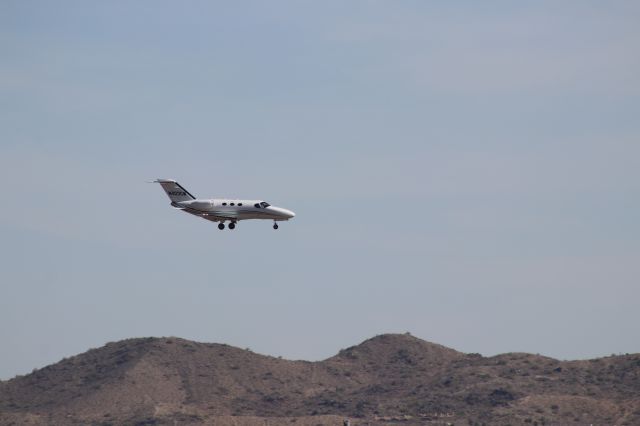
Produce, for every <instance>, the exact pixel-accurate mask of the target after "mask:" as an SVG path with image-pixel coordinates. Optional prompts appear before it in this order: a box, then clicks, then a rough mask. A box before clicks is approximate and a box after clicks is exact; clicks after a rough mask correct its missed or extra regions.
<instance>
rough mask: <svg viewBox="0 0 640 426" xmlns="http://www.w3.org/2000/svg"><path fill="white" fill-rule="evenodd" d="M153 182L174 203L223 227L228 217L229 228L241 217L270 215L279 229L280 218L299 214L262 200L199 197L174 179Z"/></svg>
mask: <svg viewBox="0 0 640 426" xmlns="http://www.w3.org/2000/svg"><path fill="white" fill-rule="evenodd" d="M150 183H159V184H160V186H162V189H164V192H166V193H167V196H168V197H169V199H170V200H171V206H172V207H175V208H176V209H179V210H182V211H183V212H187V213H191V214H192V215H195V216H199V217H201V218H203V219H207V220H210V221H212V222H220V223H218V229H220V230H223V229H224V226H225V225H224V223H225V222H227V221H228V222H229V229H235V227H236V224H237V223H238V222H239V221H241V220H247V219H270V220H273V229H278V222H279V221H283V220H289V219H291V218H293V217H294V216H295V215H296V214H295V213H294V212H292V211H291V210H287V209H283V208H281V207H275V206H272V205H271V204H269V203H267V202H266V201H263V200H231V199H221V198H212V199H203V198H196V197H194V196H193V195H191V193H190V192H189V191H187V190H186V189H184V187H182V185H180V184H179V183H178V182H176V181H175V180H173V179H156V180H154V181H152V182H150Z"/></svg>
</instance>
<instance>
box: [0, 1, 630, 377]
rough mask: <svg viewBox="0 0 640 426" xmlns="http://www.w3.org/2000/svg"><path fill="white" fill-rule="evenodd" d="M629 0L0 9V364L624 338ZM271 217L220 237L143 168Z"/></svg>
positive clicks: (536, 347) (584, 348)
mask: <svg viewBox="0 0 640 426" xmlns="http://www.w3.org/2000/svg"><path fill="white" fill-rule="evenodd" d="M639 22H640V6H639V4H638V2H631V1H629V2H624V1H620V2H606V3H603V2H597V1H593V2H588V1H575V2H571V1H567V2H557V1H548V2H542V1H535V2H528V3H527V2H506V1H505V2H502V1H496V2H475V1H474V2H423V1H387V2H378V1H367V2H365V1H362V2H361V1H352V2H344V1H334V2H331V1H322V2H306V1H291V2H284V1H280V2H259V1H256V2H251V1H244V2H209V1H202V2H198V1H190V2H161V1H139V2H126V1H112V2H98V1H95V2H87V1H77V2H69V1H62V2H45V1H42V2H35V1H18V0H16V1H2V2H1V3H0V178H1V179H2V182H3V188H4V191H3V197H2V200H3V201H2V202H1V207H2V208H0V259H1V260H0V262H1V267H2V276H1V279H0V342H2V346H1V348H0V378H3V379H7V378H10V377H13V376H14V375H16V374H24V373H26V372H29V371H31V370H32V369H33V368H35V367H42V366H44V365H46V364H49V363H52V362H56V361H58V360H60V359H61V358H62V357H65V356H69V355H73V354H76V353H79V352H83V351H85V350H87V349H89V348H91V347H98V346H101V345H103V344H104V343H106V342H108V341H114V340H118V339H123V338H128V337H141V336H169V335H172V336H180V337H184V338H187V339H194V340H198V341H205V342H221V343H228V344H231V345H235V346H240V347H243V348H244V347H250V348H251V349H252V350H254V351H256V352H260V353H266V354H270V355H276V356H277V355H281V356H284V357H286V358H294V359H309V360H317V359H322V358H325V357H328V356H331V355H333V354H335V353H336V352H337V351H338V350H339V349H340V348H344V347H347V346H350V345H352V344H356V343H358V342H360V341H361V340H364V339H366V338H369V337H372V336H373V335H376V334H380V333H386V332H405V331H410V332H411V333H412V334H414V335H415V336H418V337H421V338H423V339H426V340H430V341H434V342H438V343H441V344H444V345H447V346H450V347H453V348H455V349H458V350H461V351H466V352H480V353H482V354H484V355H493V354H496V353H500V352H507V351H527V352H534V353H536V352H537V353H541V354H544V355H549V356H553V357H557V358H562V359H567V358H586V357H594V356H602V355H609V354H611V353H619V352H623V353H624V352H640V328H639V327H638V324H640V309H639V308H638V301H639V300H640V225H639V221H638V219H639V218H640V25H638V23H639ZM157 177H162V178H174V179H177V180H178V181H179V182H180V183H182V184H183V185H184V186H185V187H186V188H187V189H188V190H189V191H191V192H192V193H194V194H195V195H196V196H201V197H215V196H218V197H223V196H228V197H238V198H260V199H265V200H267V201H269V202H270V203H272V204H275V205H277V206H282V207H286V208H289V209H292V210H294V211H295V212H296V214H297V216H296V218H295V219H294V220H293V221H291V222H290V223H285V224H283V225H282V226H281V227H280V229H279V230H278V231H274V230H273V229H272V228H271V223H270V222H266V221H265V222H260V221H251V222H243V223H241V224H240V225H239V226H238V228H237V229H236V230H235V231H233V232H229V231H228V230H225V231H224V232H220V231H218V229H216V226H215V224H212V223H209V222H207V221H205V220H201V219H198V218H195V217H192V216H190V215H187V214H184V213H181V212H178V211H174V210H172V209H171V208H170V207H169V201H168V199H167V198H166V196H165V194H164V193H163V192H162V190H161V188H160V187H159V186H158V185H150V184H146V183H145V181H146V180H149V179H153V178H157Z"/></svg>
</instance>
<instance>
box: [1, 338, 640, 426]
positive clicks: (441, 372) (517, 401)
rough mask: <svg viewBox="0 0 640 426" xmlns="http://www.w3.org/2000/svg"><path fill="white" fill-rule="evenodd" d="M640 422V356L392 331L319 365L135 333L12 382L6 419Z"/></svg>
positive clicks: (4, 385)
mask: <svg viewBox="0 0 640 426" xmlns="http://www.w3.org/2000/svg"><path fill="white" fill-rule="evenodd" d="M345 417H348V418H350V419H351V420H352V423H351V424H352V425H358V424H370V425H378V424H380V425H382V424H392V423H402V424H407V425H411V424H415V425H418V424H420V425H425V424H441V425H444V424H455V425H482V424H486V425H507V424H511V425H516V424H525V425H566V424H576V425H582V424H586V425H588V424H594V425H596V424H611V425H613V424H616V425H640V354H635V355H621V356H611V357H605V358H598V359H593V360H588V361H558V360H555V359H552V358H547V357H543V356H539V355H530V354H523V353H509V354H502V355H498V356H494V357H483V356H480V355H479V354H464V353H461V352H457V351H455V350H453V349H449V348H446V347H444V346H441V345H437V344H434V343H430V342H426V341H424V340H421V339H418V338H415V337H413V336H411V335H408V334H404V335H400V334H386V335H380V336H376V337H374V338H372V339H369V340H366V341H365V342H363V343H361V344H359V345H357V346H353V347H350V348H347V349H344V350H342V351H340V352H339V353H338V354H337V355H335V356H333V357H331V358H329V359H326V360H324V361H319V362H307V361H289V360H284V359H280V358H274V357H270V356H265V355H259V354H255V353H253V352H251V351H249V350H242V349H238V348H234V347H231V346H228V345H222V344H210V343H196V342H192V341H188V340H184V339H179V338H142V339H128V340H123V341H120V342H115V343H108V344H107V345H105V346H103V347H101V348H98V349H92V350H89V351H88V352H85V353H83V354H80V355H77V356H74V357H71V358H68V359H64V360H62V361H60V362H58V363H56V364H53V365H50V366H47V367H45V368H42V369H39V370H36V371H34V372H33V373H31V374H28V375H26V376H19V377H16V378H14V379H12V380H9V381H6V382H0V424H1V425H10V424H15V425H23V424H32V425H42V424H47V425H48V424H56V425H67V424H69V425H75V424H82V425H85V424H94V425H104V426H106V425H117V424H137V425H154V424H158V425H165V424H166V425H174V424H181V425H184V424H211V425H214V424H215V425H221V426H225V425H230V426H231V425H238V426H240V425H247V426H251V425H265V424H267V425H278V424H296V425H299V426H305V425H309V426H311V425H313V426H316V425H321V424H327V425H329V424H333V425H334V424H342V419H343V418H345Z"/></svg>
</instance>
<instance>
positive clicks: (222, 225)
mask: <svg viewBox="0 0 640 426" xmlns="http://www.w3.org/2000/svg"><path fill="white" fill-rule="evenodd" d="M229 228H231V225H229ZM218 229H219V230H221V231H222V230H223V229H224V223H219V224H218Z"/></svg>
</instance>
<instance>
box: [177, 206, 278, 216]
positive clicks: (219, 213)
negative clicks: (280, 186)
mask: <svg viewBox="0 0 640 426" xmlns="http://www.w3.org/2000/svg"><path fill="white" fill-rule="evenodd" d="M178 208H182V209H185V210H190V211H193V212H196V213H197V214H205V215H211V216H217V217H222V218H227V219H237V218H236V217H233V216H227V215H229V214H239V213H249V214H253V213H258V214H263V215H265V214H266V215H272V216H277V215H276V214H273V213H272V212H265V211H259V210H240V211H233V212H231V211H230V212H224V211H220V210H200V209H194V208H193V207H187V206H180V205H179V204H178Z"/></svg>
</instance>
